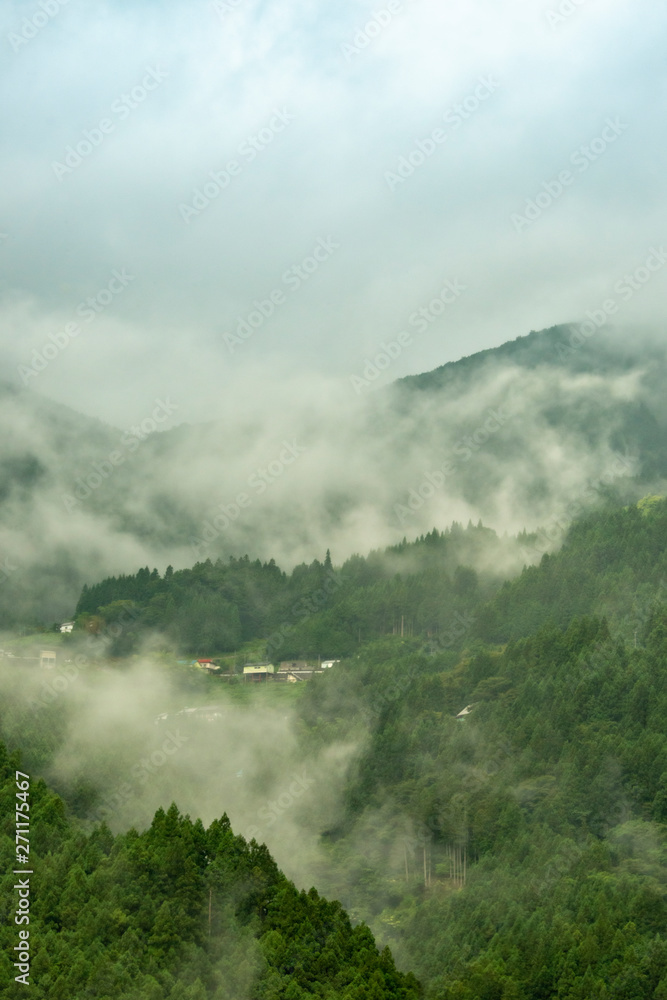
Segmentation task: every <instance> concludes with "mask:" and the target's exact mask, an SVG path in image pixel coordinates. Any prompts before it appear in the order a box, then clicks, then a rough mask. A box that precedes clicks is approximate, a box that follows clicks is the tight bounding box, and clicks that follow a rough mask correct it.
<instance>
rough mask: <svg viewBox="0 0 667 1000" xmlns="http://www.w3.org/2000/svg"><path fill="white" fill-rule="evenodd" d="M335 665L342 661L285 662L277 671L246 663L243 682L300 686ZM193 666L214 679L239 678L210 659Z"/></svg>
mask: <svg viewBox="0 0 667 1000" xmlns="http://www.w3.org/2000/svg"><path fill="white" fill-rule="evenodd" d="M335 663H340V660H319V659H318V662H317V664H315V663H309V662H308V661H307V660H283V661H282V662H281V663H280V664H279V665H278V668H277V669H276V666H275V664H273V663H269V662H261V663H246V664H244V666H243V674H242V677H243V681H244V682H246V683H247V682H250V683H252V684H266V683H268V682H269V681H271V682H273V683H282V684H298V683H299V682H301V681H309V680H311V679H312V678H313V677H315V676H317V675H318V674H323V673H324V672H325V671H326V670H330V669H331V667H333V665H334V664H335ZM192 665H193V666H196V667H199V668H200V669H201V670H205V671H206V672H207V673H208V674H210V675H211V676H213V677H219V678H220V679H221V680H231V679H232V678H239V676H240V675H239V674H238V673H236V672H234V671H232V670H223V668H222V667H221V666H220V665H219V664H217V663H216V662H215V660H210V659H200V660H192Z"/></svg>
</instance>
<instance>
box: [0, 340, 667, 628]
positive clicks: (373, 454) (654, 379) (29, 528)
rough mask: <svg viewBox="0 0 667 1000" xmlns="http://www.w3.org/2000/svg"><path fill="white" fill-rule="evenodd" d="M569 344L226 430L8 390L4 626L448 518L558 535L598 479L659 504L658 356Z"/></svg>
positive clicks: (165, 409) (657, 350)
mask: <svg viewBox="0 0 667 1000" xmlns="http://www.w3.org/2000/svg"><path fill="white" fill-rule="evenodd" d="M571 338H572V332H571V330H569V328H564V327H556V328H553V329H550V330H546V331H541V332H539V333H532V334H530V335H528V336H526V337H521V338H518V339H517V340H515V341H512V342H510V343H508V344H505V345H503V346H502V347H499V348H497V349H494V350H489V351H483V352H481V353H479V354H477V355H473V356H472V357H469V358H463V359H462V360H460V361H458V362H455V363H451V364H448V365H445V366H444V367H442V368H439V369H436V370H435V371H434V372H431V373H428V374H425V375H420V376H414V377H412V378H408V379H402V380H400V381H399V382H396V383H394V384H392V385H390V386H388V387H387V388H385V389H382V390H380V391H373V392H372V391H369V392H366V393H363V394H361V395H356V394H355V393H354V392H353V391H351V390H349V387H348V388H347V389H346V390H345V392H342V391H338V390H337V391H336V393H327V394H323V396H322V398H321V400H319V401H317V402H315V403H314V402H313V401H312V400H310V401H308V403H307V404H306V403H300V401H299V400H294V401H291V403H290V405H289V406H286V407H281V408H277V409H276V408H275V406H274V407H271V408H270V409H269V410H268V411H267V412H265V408H264V404H263V402H262V400H257V399H252V400H249V402H248V409H247V411H244V412H237V413H235V415H234V422H233V429H232V430H231V432H230V428H229V425H228V424H226V423H224V422H219V421H212V422H210V423H207V424H198V425H196V426H189V425H187V424H180V425H179V426H172V425H173V424H174V423H175V422H178V420H179V404H178V401H177V400H169V399H164V400H153V401H151V404H150V406H149V407H148V408H147V415H146V417H145V419H144V420H141V421H138V422H137V425H136V426H132V427H130V428H127V429H126V430H120V429H118V430H117V429H114V428H109V427H106V426H104V425H102V424H100V423H99V422H97V421H92V420H90V419H88V418H84V417H82V416H80V415H78V414H75V413H73V412H72V411H68V410H67V409H66V408H65V407H61V406H56V405H55V404H51V403H49V402H48V401H47V400H44V399H42V398H41V397H39V396H38V395H36V394H35V393H34V392H31V391H29V390H27V389H22V390H18V389H11V388H9V387H7V386H5V388H4V389H3V391H2V394H1V396H0V430H2V431H3V433H2V445H1V446H0V469H2V471H3V476H2V478H1V479H0V556H1V557H2V566H3V567H4V568H3V575H2V587H0V626H4V627H14V626H16V625H26V624H31V623H34V621H36V620H37V621H42V622H43V621H46V622H49V621H53V620H58V619H60V620H63V619H65V618H67V617H70V616H71V615H72V613H73V609H74V605H75V603H76V598H77V596H78V593H79V591H80V588H81V586H82V585H83V583H86V582H87V583H89V584H90V583H94V582H95V581H96V580H100V579H102V578H103V577H104V576H106V575H108V574H109V573H111V574H127V573H129V572H133V571H134V569H135V568H136V567H137V566H142V565H147V564H148V565H150V566H159V567H160V571H161V572H164V570H165V568H166V567H167V565H169V564H171V565H173V566H174V567H175V568H176V569H177V570H178V569H182V568H184V567H186V566H190V565H192V563H193V562H194V561H195V560H200V561H205V560H206V559H209V558H210V559H211V560H212V561H215V560H216V559H217V558H222V559H223V560H224V561H227V560H228V558H229V557H230V556H233V557H235V558H236V559H239V558H241V557H243V556H244V555H245V554H246V553H247V554H248V555H249V556H250V557H251V559H257V558H262V559H265V558H267V555H268V554H271V555H272V556H273V558H275V559H276V561H277V562H278V563H279V564H280V565H282V566H284V567H285V569H286V570H287V571H291V570H292V569H293V567H294V566H296V565H297V564H300V563H302V562H305V563H306V564H309V563H310V562H311V561H312V560H313V558H314V556H315V555H316V554H317V553H322V552H324V551H326V549H327V548H330V549H331V551H332V552H333V553H335V554H336V557H337V560H338V562H339V563H340V562H343V561H345V560H346V559H347V558H348V557H350V556H352V555H353V554H354V553H355V552H359V551H367V550H368V549H370V548H376V549H378V548H379V549H383V548H385V547H387V546H390V545H395V544H397V543H399V542H400V540H401V539H402V538H403V537H404V536H407V537H408V538H414V537H416V536H419V535H422V534H426V533H427V532H430V531H431V529H432V527H433V526H434V525H435V526H436V527H437V528H438V530H443V529H444V528H445V527H446V526H447V525H449V524H451V523H452V522H453V521H458V522H460V523H463V524H466V523H468V521H469V520H471V521H472V522H473V523H477V522H478V521H479V520H480V518H481V519H482V520H483V522H484V523H485V524H486V525H488V526H490V527H491V528H493V529H494V530H496V531H497V532H498V533H499V534H502V533H503V532H505V531H507V532H509V533H510V534H517V533H520V532H521V531H522V530H523V529H524V528H525V529H527V530H529V531H532V530H536V529H538V528H539V527H540V526H545V525H547V526H548V525H549V524H550V523H551V522H553V521H557V522H565V523H567V522H569V521H570V520H571V519H572V512H571V509H570V508H571V505H572V504H576V503H578V502H580V501H581V499H582V497H586V496H587V495H589V494H590V491H591V490H592V491H593V494H595V493H596V492H599V491H600V488H601V486H602V485H604V484H610V483H616V484H617V485H618V484H620V483H621V482H625V483H626V484H627V487H628V499H629V500H631V499H637V498H638V497H639V496H641V495H643V494H644V493H645V492H646V491H647V488H651V489H653V490H655V491H659V490H660V489H661V485H660V484H661V482H662V480H663V478H664V477H665V474H666V473H667V452H666V451H665V444H664V442H665V434H664V429H665V422H666V419H667V414H666V412H665V404H664V398H663V393H662V392H661V388H660V387H661V385H662V384H664V379H665V376H666V375H667V356H666V354H665V351H664V350H663V349H662V348H661V347H658V346H652V344H653V343H654V342H652V341H650V340H647V339H646V338H645V337H644V335H643V333H642V331H636V330H634V331H624V330H618V331H614V330H613V329H606V328H605V330H604V331H599V332H598V333H596V334H595V336H594V337H591V338H590V339H588V340H585V341H584V342H583V344H582V345H580V346H577V347H576V348H572V347H570V346H569V342H570V340H571ZM642 338H644V339H642ZM656 343H657V342H656ZM154 413H157V418H156V419H154V418H153V416H152V414H154ZM633 480H639V485H637V484H636V483H634V482H633ZM546 547H547V546H545V548H546ZM475 568H476V569H477V568H479V567H477V566H475ZM56 581H57V586H56Z"/></svg>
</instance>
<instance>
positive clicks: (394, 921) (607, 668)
mask: <svg viewBox="0 0 667 1000" xmlns="http://www.w3.org/2000/svg"><path fill="white" fill-rule="evenodd" d="M666 552H667V502H666V501H665V500H655V499H654V500H652V501H650V502H648V503H645V504H643V505H640V506H639V508H636V507H633V508H629V509H626V510H616V511H611V512H608V513H607V514H605V515H598V516H597V517H591V518H588V519H585V520H584V521H582V522H580V523H578V524H575V525H574V526H573V528H572V529H571V531H570V533H569V535H568V538H567V540H566V543H565V545H564V547H563V550H562V551H561V552H559V553H558V554H557V555H556V556H552V557H545V558H544V560H543V561H542V564H541V565H540V566H539V567H537V568H535V569H528V570H526V571H525V572H524V573H523V574H522V575H521V576H520V577H519V578H518V579H516V580H514V581H512V582H510V583H508V584H507V585H506V586H505V587H504V588H503V589H502V590H501V591H500V592H499V593H498V594H497V595H496V597H495V598H494V599H493V600H492V601H491V603H490V604H487V605H485V606H482V607H480V609H479V612H478V613H476V623H475V625H473V626H472V628H471V630H470V631H469V633H468V634H467V635H466V636H465V637H463V638H462V639H460V640H459V648H460V652H453V651H451V650H446V651H438V650H437V649H435V650H433V649H431V650H429V648H428V646H427V645H425V644H424V643H423V642H419V643H418V642H416V641H415V640H406V639H404V640H400V639H399V640H395V639H387V640H385V641H384V643H376V644H374V645H372V646H369V647H367V648H366V649H364V650H361V651H360V653H359V655H358V656H357V657H356V658H355V659H353V660H350V661H348V662H346V663H345V664H343V665H342V666H341V669H340V670H339V671H337V672H336V673H335V674H334V675H332V676H330V677H326V678H325V679H323V680H322V681H319V680H318V681H316V682H314V683H313V684H311V685H310V686H309V687H308V689H307V690H306V693H305V696H304V699H303V701H302V703H301V712H302V717H303V719H304V722H305V724H306V725H307V726H308V729H309V732H310V734H311V738H312V740H314V741H316V742H317V741H320V740H321V739H322V738H323V736H324V734H326V738H330V739H331V738H334V737H338V738H340V736H341V734H342V733H344V732H345V731H347V730H348V727H351V726H354V724H355V719H356V718H358V717H359V716H361V717H365V718H366V719H367V720H368V722H369V725H370V728H371V736H370V738H369V741H368V743H367V744H366V745H365V747H364V748H363V749H362V750H361V752H360V753H359V755H358V757H357V759H356V763H355V766H354V768H353V769H352V771H351V772H350V780H349V784H348V786H347V796H346V808H345V810H344V812H343V813H342V815H341V817H340V821H339V822H338V824H336V826H335V827H334V828H332V829H331V830H329V831H327V833H326V836H325V843H326V845H327V847H326V851H325V860H324V861H323V863H322V868H321V873H320V881H319V883H318V884H319V885H320V886H321V887H322V889H323V891H327V892H329V893H333V894H334V895H336V896H337V897H338V898H340V899H342V900H343V901H344V903H345V904H346V905H347V906H348V907H349V908H350V910H351V912H352V913H353V914H355V915H356V916H358V917H360V916H362V915H363V916H364V917H365V918H366V919H368V920H370V921H371V924H372V926H373V927H374V929H375V932H376V933H378V934H380V935H381V936H382V938H383V939H384V940H389V941H390V942H391V943H392V946H393V948H394V950H395V952H396V953H397V954H398V956H399V957H400V960H401V962H403V963H404V964H405V965H406V966H407V967H410V968H412V969H413V970H414V971H415V972H416V974H417V975H418V976H419V977H420V978H421V979H422V980H423V981H424V982H425V983H426V984H427V994H428V995H429V996H431V997H433V998H438V1000H453V998H457V1000H458V998H465V1000H476V998H478V997H490V998H491V997H493V998H496V997H497V998H504V997H517V998H519V997H520V998H524V997H525V998H533V997H544V998H548V997H556V996H557V997H564V998H568V1000H575V998H576V1000H590V998H612V997H613V998H617V997H619V998H624V1000H631V998H633V1000H634V998H639V997H656V998H661V997H664V996H667V866H666V861H667V837H666V835H667V826H666V825H665V823H666V822H667V809H666V803H667V732H666V731H665V723H664V720H665V717H666V714H667V644H666V636H667V600H666V599H665V589H664V588H665V581H664V580H663V577H662V573H663V570H664V565H665V558H666ZM523 608H525V609H526V613H525V614H523V615H522V613H521V611H522V609H523ZM606 608H608V609H609V610H610V612H611V617H610V619H609V621H607V620H606V619H605V618H604V617H600V615H599V614H591V612H596V611H598V612H600V611H604V610H605V609H606ZM491 626H492V627H491ZM475 630H476V631H477V633H478V634H479V632H480V631H481V632H482V633H485V632H488V631H489V630H490V631H491V632H492V633H493V634H492V635H491V639H492V642H491V643H488V642H484V641H482V640H481V639H480V638H474V636H473V632H474V631H475ZM508 640H509V641H508ZM464 706H472V707H471V708H470V710H469V712H468V714H467V715H465V716H463V717H461V718H455V716H456V715H457V714H458V713H459V712H460V711H461V710H462V709H463V708H464ZM334 720H335V722H334ZM325 887H326V888H325Z"/></svg>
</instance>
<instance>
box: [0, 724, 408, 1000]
mask: <svg viewBox="0 0 667 1000" xmlns="http://www.w3.org/2000/svg"><path fill="white" fill-rule="evenodd" d="M16 766H18V760H17V759H16V758H14V759H10V758H9V757H8V755H7V752H6V750H5V747H4V746H3V745H1V744H0V804H2V806H3V811H2V815H3V817H6V819H5V820H4V822H3V825H2V829H1V830H0V856H1V857H2V860H3V862H4V864H3V870H4V871H8V870H11V867H12V863H11V857H12V854H13V849H14V830H13V819H14V814H13V811H10V807H11V808H12V810H13V804H14V796H15V791H16V786H15V780H14V769H15V768H16ZM30 802H31V812H30V816H31V851H33V852H34V860H33V861H32V866H33V874H31V875H30V893H31V909H30V925H29V932H30V954H31V976H30V994H31V996H33V997H35V998H36V1000H54V998H55V1000H60V998H62V1000H78V998H81V1000H83V998H86V1000H88V998H95V997H99V998H100V1000H103V998H104V1000H107V998H111V997H113V998H119V1000H139V998H142V1000H144V998H146V1000H207V998H209V997H211V998H220V1000H222V998H223V997H238V998H239V1000H242V998H246V997H249V998H253V1000H260V998H265V997H302V996H310V995H312V993H313V992H317V995H319V996H322V997H330V998H334V997H340V996H344V997H349V998H353V997H357V996H361V995H363V994H362V992H360V991H362V990H363V985H364V983H365V981H366V979H367V978H370V979H371V980H372V981H373V984H374V993H373V995H374V996H377V997H378V998H380V1000H384V998H390V997H396V998H402V1000H413V998H414V1000H416V998H417V996H418V989H417V984H416V981H415V980H414V979H413V977H411V976H403V975H401V974H400V973H399V972H397V971H396V968H395V966H394V963H393V960H392V959H391V956H390V955H389V954H388V953H387V952H386V951H385V952H382V953H380V952H379V951H378V949H377V947H376V946H375V943H374V941H373V938H372V936H371V935H370V932H369V931H368V929H367V928H366V927H364V926H360V927H355V928H353V927H352V926H351V924H350V921H349V919H348V917H347V916H346V914H345V913H344V911H343V909H342V907H341V906H340V904H339V903H329V902H327V901H326V900H325V899H322V898H321V897H320V896H318V894H317V893H316V892H315V890H314V889H312V890H311V891H310V892H309V893H304V892H301V893H300V892H298V891H297V890H296V889H295V887H294V886H293V885H292V883H291V882H288V881H287V880H286V878H285V877H284V875H282V873H281V872H280V871H279V870H278V868H277V866H276V864H275V862H274V861H273V859H272V858H271V856H270V854H269V852H268V850H267V849H266V847H263V846H260V845H258V844H256V843H255V841H251V842H250V843H249V844H248V843H246V841H245V840H244V839H243V838H242V837H238V836H235V835H234V833H233V832H232V830H231V827H230V824H229V820H228V819H227V817H226V816H223V817H222V818H221V819H220V820H218V821H215V822H214V823H212V824H211V826H210V827H209V829H208V830H205V829H204V827H203V826H202V824H201V822H200V821H196V822H192V820H190V818H189V817H187V816H185V817H183V816H181V815H180V814H179V812H178V809H177V808H176V806H175V805H172V806H171V807H170V808H169V809H168V810H167V811H166V812H165V811H164V810H159V811H158V812H157V813H156V815H155V817H154V819H153V822H152V824H151V826H150V827H149V829H148V830H146V831H145V832H144V833H141V834H139V833H137V832H136V831H134V830H130V831H129V833H127V834H125V835H122V836H117V837H114V836H112V834H111V833H110V831H109V830H108V828H106V827H105V826H102V827H100V828H98V829H96V830H94V832H93V833H92V834H90V835H89V836H85V835H83V834H82V833H81V832H79V831H78V830H77V829H76V827H75V826H74V825H73V824H71V823H69V822H68V821H67V819H66V817H65V814H64V809H63V804H62V802H61V801H60V800H59V799H58V798H57V797H56V796H54V795H53V794H52V793H51V792H49V790H48V788H47V787H46V785H44V783H43V782H35V783H34V784H33V785H32V788H31V798H30ZM14 881H15V876H13V875H12V874H9V875H5V876H4V878H3V879H2V905H3V908H4V915H5V918H7V917H8V916H9V913H10V911H11V910H12V909H13V908H12V899H13V896H14V889H13V883H14ZM17 941H18V927H17V926H15V925H14V923H13V921H12V920H10V919H5V920H4V921H3V924H2V927H1V928H0V945H1V947H0V955H1V956H2V958H0V966H1V971H2V981H1V983H0V997H1V998H3V1000H4V998H7V1000H14V998H17V997H21V996H23V995H24V994H23V992H22V991H24V990H25V987H24V986H23V985H22V984H19V983H16V982H15V981H14V975H15V974H16V973H15V972H14V971H13V969H12V966H11V963H10V962H9V961H8V960H7V958H6V956H9V955H12V954H13V951H12V949H13V948H14V945H15V944H16V943H17Z"/></svg>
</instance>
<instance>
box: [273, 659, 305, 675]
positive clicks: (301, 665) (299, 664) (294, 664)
mask: <svg viewBox="0 0 667 1000" xmlns="http://www.w3.org/2000/svg"><path fill="white" fill-rule="evenodd" d="M308 669H309V667H308V661H307V660H283V661H282V663H281V664H280V666H279V667H278V670H279V671H280V672H282V673H285V672H288V673H289V671H290V670H308Z"/></svg>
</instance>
